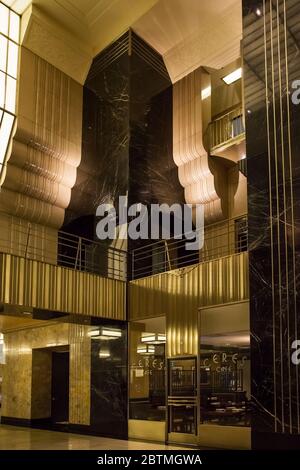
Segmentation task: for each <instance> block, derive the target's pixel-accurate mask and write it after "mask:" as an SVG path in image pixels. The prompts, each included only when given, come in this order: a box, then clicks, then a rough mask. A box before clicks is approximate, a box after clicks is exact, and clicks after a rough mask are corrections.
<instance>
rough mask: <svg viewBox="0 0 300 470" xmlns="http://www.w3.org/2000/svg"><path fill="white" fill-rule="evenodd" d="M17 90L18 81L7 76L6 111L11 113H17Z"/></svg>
mask: <svg viewBox="0 0 300 470" xmlns="http://www.w3.org/2000/svg"><path fill="white" fill-rule="evenodd" d="M16 89H17V81H16V80H15V79H14V78H11V77H9V76H7V81H6V96H5V109H6V110H7V111H10V112H11V113H15V111H16Z"/></svg>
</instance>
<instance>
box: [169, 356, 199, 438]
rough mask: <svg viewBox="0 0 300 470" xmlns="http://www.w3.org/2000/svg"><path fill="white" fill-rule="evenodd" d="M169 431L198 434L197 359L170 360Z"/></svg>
mask: <svg viewBox="0 0 300 470" xmlns="http://www.w3.org/2000/svg"><path fill="white" fill-rule="evenodd" d="M168 432H169V434H172V433H178V434H190V435H196V434H197V359H196V357H183V358H178V359H177V358H176V359H169V360H168Z"/></svg>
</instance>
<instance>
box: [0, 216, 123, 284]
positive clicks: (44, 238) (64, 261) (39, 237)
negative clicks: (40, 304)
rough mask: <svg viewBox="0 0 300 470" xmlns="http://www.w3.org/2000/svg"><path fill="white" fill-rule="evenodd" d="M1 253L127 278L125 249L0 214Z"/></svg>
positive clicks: (118, 278) (115, 277)
mask: <svg viewBox="0 0 300 470" xmlns="http://www.w3.org/2000/svg"><path fill="white" fill-rule="evenodd" d="M1 217H2V220H4V221H5V223H2V230H1V232H0V252H2V253H8V254H12V255H17V256H20V257H23V258H25V259H31V260H37V261H42V262H45V263H49V264H54V265H58V266H63V267H65V268H68V269H74V270H77V271H81V272H87V273H92V274H96V275H99V276H103V277H107V278H111V279H116V280H122V281H125V280H126V275H127V252H126V251H124V250H119V249H116V248H113V247H111V246H109V244H108V243H107V244H105V243H104V242H100V241H95V240H89V239H87V238H84V237H79V236H77V235H74V234H71V233H66V232H64V231H62V230H59V231H58V232H57V231H56V230H53V229H47V228H45V227H42V226H37V225H35V224H31V223H28V224H24V223H22V224H21V223H17V222H15V221H13V220H14V219H12V218H11V217H9V216H7V215H5V214H1Z"/></svg>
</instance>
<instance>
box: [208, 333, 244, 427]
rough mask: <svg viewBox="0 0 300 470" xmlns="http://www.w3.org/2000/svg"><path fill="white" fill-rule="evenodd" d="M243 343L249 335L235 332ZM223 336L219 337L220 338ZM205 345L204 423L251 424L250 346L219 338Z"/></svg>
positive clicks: (212, 339)
mask: <svg viewBox="0 0 300 470" xmlns="http://www.w3.org/2000/svg"><path fill="white" fill-rule="evenodd" d="M233 336H235V337H236V338H237V342H239V340H240V338H241V337H245V338H247V337H248V335H247V334H242V335H241V334H239V335H238V334H236V335H233ZM218 339H219V338H217V340H218ZM206 340H207V344H202V345H201V355H200V357H201V359H200V390H201V398H200V404H201V411H200V416H201V422H202V424H217V425H225V426H226V425H230V426H250V398H251V391H250V348H249V345H248V344H246V345H243V346H237V345H233V346H231V345H227V344H226V343H224V344H216V343H218V341H215V338H211V340H210V342H211V344H208V343H209V339H206Z"/></svg>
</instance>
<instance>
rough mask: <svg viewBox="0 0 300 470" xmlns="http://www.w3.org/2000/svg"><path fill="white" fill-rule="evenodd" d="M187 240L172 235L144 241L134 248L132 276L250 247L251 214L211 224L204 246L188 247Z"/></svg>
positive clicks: (150, 273) (237, 251)
mask: <svg viewBox="0 0 300 470" xmlns="http://www.w3.org/2000/svg"><path fill="white" fill-rule="evenodd" d="M186 242H187V240H186V238H184V237H183V239H181V240H178V239H174V238H173V239H170V240H161V241H157V242H155V243H150V244H145V245H144V246H140V247H138V248H136V249H134V250H132V252H131V278H132V279H139V278H142V277H147V276H152V275H154V274H158V273H163V272H167V271H171V270H174V269H179V268H184V267H187V266H191V265H193V264H198V263H202V262H206V261H211V260H215V259H218V258H222V257H225V256H229V255H231V254H236V253H241V252H243V251H247V250H248V218H247V216H246V215H245V216H242V217H239V218H237V219H231V220H227V221H223V222H219V223H216V224H213V225H210V226H208V227H206V228H205V230H204V245H203V248H202V249H201V250H197V251H188V250H186V247H185V244H186Z"/></svg>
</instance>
